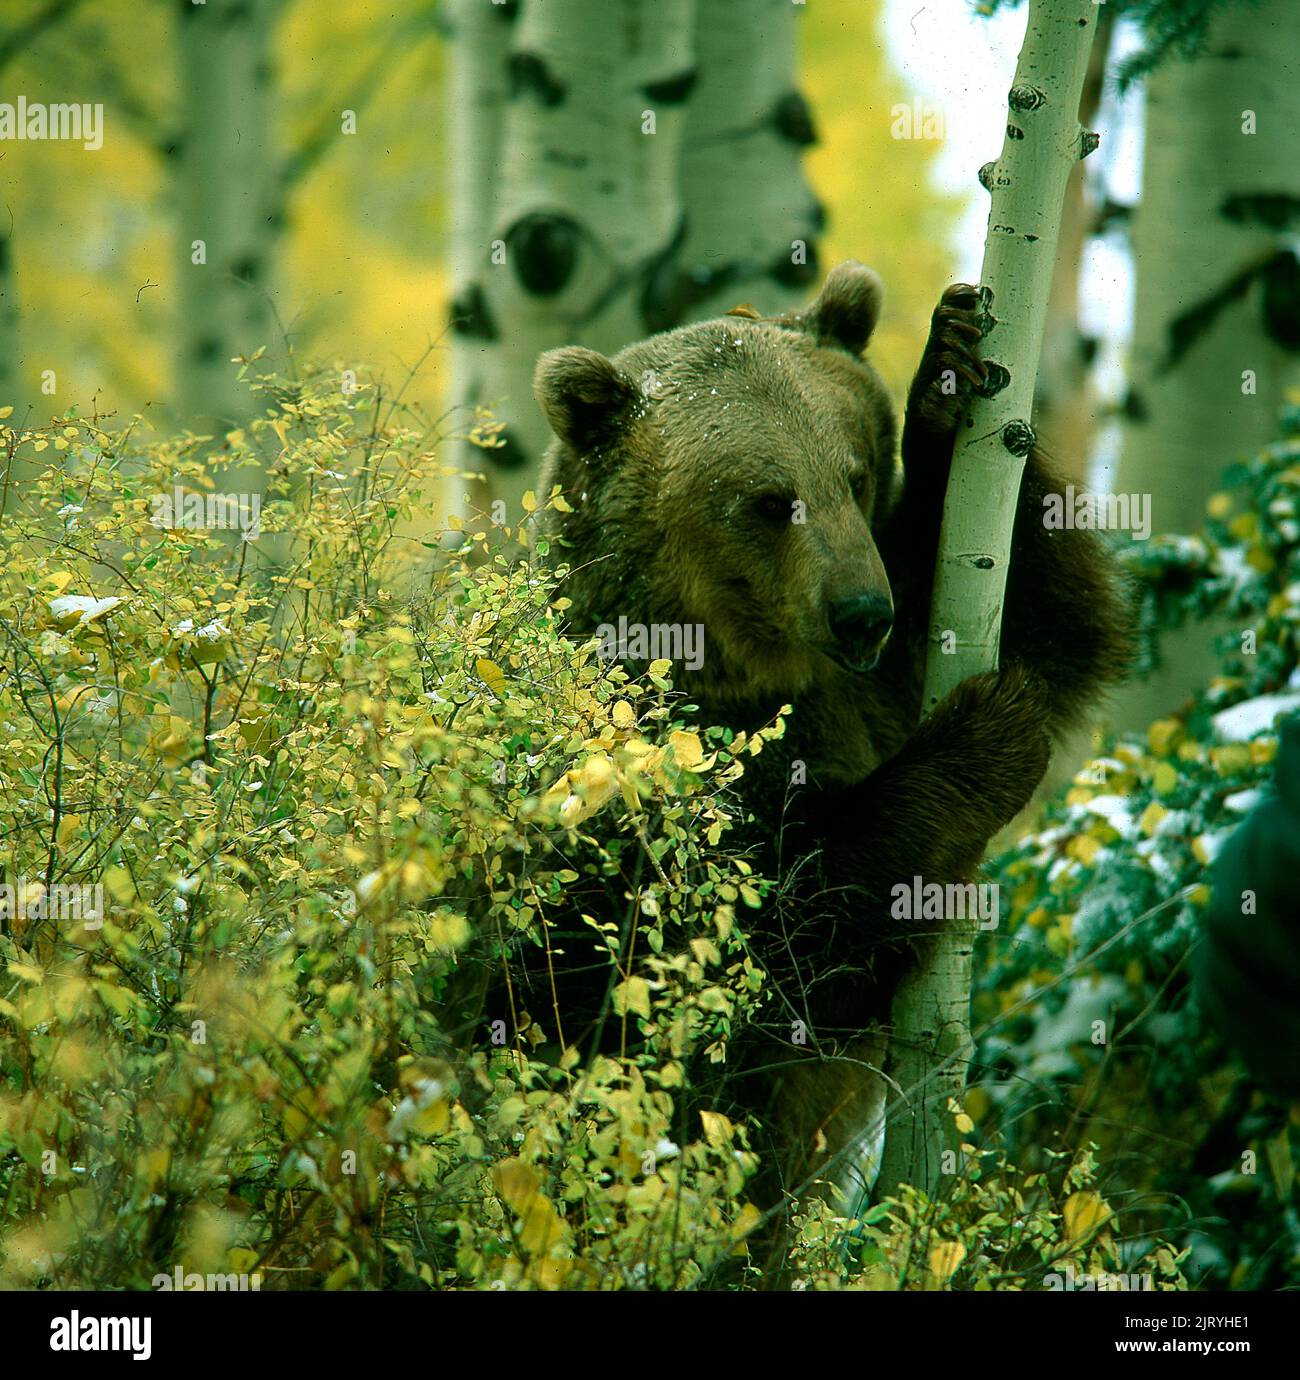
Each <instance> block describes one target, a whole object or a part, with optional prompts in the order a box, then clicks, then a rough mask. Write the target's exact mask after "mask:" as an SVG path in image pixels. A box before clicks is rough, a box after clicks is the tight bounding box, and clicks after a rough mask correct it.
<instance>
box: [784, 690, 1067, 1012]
mask: <svg viewBox="0 0 1300 1380" xmlns="http://www.w3.org/2000/svg"><path fill="white" fill-rule="evenodd" d="M1043 720H1044V706H1043V687H1042V686H1041V684H1040V683H1039V681H1038V680H1037V678H1036V677H1035V676H1034V675H1033V674H1032V673H1031V672H1028V671H1026V670H1025V669H1024V668H1023V667H1019V666H1016V667H1011V668H1008V669H1006V670H1002V671H989V672H987V673H985V674H984V675H979V676H973V677H971V678H970V679H969V680H967V681H964V682H963V683H962V684H961V685H959V686H958V687H957V688H956V689H955V690H954V691H953V692H952V693H951V694H949V695H948V696H946V697H945V698H944V700H943V701H942V702H941V703H940V704H939V705H938V707H937V708H936V709H935V711H934V713H933V714H931V715H930V716H929V718H927V719H926V720H925V722H924V723H923V724H922V725H921V726H920V727H919V728H918V729H917V730H916V732H915V733H913V734H912V736H911V737H910V738H909V739H907V741H906V742H905V743H904V744H903V746H902V748H900V750H899V751H898V752H897V753H895V754H894V756H893V757H891V758H889V759H888V760H887V761H885V762H883V763H882V764H881V765H880V766H879V767H878V768H877V769H876V770H875V771H873V772H872V773H871V774H870V775H869V776H867V777H866V778H864V779H863V780H862V781H860V782H858V783H856V784H855V785H852V786H848V787H844V788H839V789H833V790H808V791H804V792H799V793H798V795H797V796H796V797H795V798H794V799H793V800H792V801H791V803H790V806H789V812H788V814H787V816H786V818H785V820H784V824H783V829H782V836H781V839H780V864H779V867H780V874H781V886H780V893H779V894H780V906H779V910H780V914H781V935H780V943H779V945H777V946H774V948H773V951H772V952H771V953H769V954H765V955H764V957H765V961H766V962H767V963H768V965H769V967H770V968H771V969H772V971H773V973H774V975H775V986H776V989H777V990H779V991H782V992H784V993H787V994H788V995H789V996H790V1004H791V1008H792V1014H793V1015H796V1016H798V1017H799V1018H801V1019H804V1020H806V1021H808V1022H809V1024H810V1026H811V1028H812V1029H814V1030H816V1031H818V1032H819V1038H820V1037H821V1036H826V1037H831V1036H841V1035H844V1034H846V1033H849V1032H852V1031H854V1030H860V1029H862V1027H863V1026H864V1024H865V1023H867V1022H868V1021H869V1020H873V1019H880V1018H883V1017H884V1016H885V1015H886V1014H887V1010H886V1009H883V1008H882V1009H878V1008H876V1007H875V1006H873V1005H871V1004H870V1003H871V997H870V994H871V993H882V992H883V993H885V994H886V996H887V994H889V993H891V992H893V991H894V990H895V988H896V986H897V983H898V982H899V981H900V980H901V979H902V977H903V976H904V974H905V973H906V972H907V970H908V969H910V968H911V967H912V966H913V965H914V964H915V963H916V961H917V958H918V947H919V946H923V944H924V943H925V941H926V940H927V939H932V938H933V937H934V936H935V933H936V931H937V930H938V929H939V928H940V926H939V925H938V924H937V923H936V922H935V920H933V919H926V918H924V917H923V916H917V915H912V914H910V912H909V913H908V914H907V915H905V916H902V917H901V918H900V917H899V916H898V915H896V914H895V910H896V907H895V905H894V904H893V901H894V898H895V896H896V895H897V894H898V891H897V889H898V888H899V887H903V888H905V889H906V890H907V892H908V893H909V894H910V893H911V890H912V887H913V885H914V883H915V882H916V880H917V879H919V880H920V882H921V883H922V884H923V885H928V884H930V883H938V884H939V885H940V886H945V887H946V886H948V885H949V884H965V883H968V882H970V881H971V880H972V879H973V878H974V877H975V876H976V874H977V870H978V868H979V864H980V860H981V858H982V857H983V854H984V851H985V849H986V848H987V847H988V844H989V841H990V839H992V837H993V836H994V835H995V834H996V833H997V832H998V831H999V830H1000V829H1002V828H1003V827H1004V826H1005V825H1007V824H1008V823H1009V822H1010V821H1011V820H1012V819H1014V818H1015V816H1016V815H1017V814H1019V812H1020V811H1021V810H1022V809H1023V808H1024V806H1025V805H1026V804H1027V803H1028V801H1029V799H1030V797H1031V795H1032V794H1033V791H1034V789H1035V787H1036V786H1037V785H1038V783H1039V781H1040V780H1041V779H1042V776H1043V774H1044V772H1045V771H1046V769H1047V763H1048V759H1049V756H1050V745H1049V742H1048V739H1047V735H1046V733H1045V731H1044V728H1043ZM828 955H830V956H833V958H834V961H833V962H831V961H828ZM868 978H869V979H870V980H868ZM864 1002H865V1003H867V1004H866V1005H864Z"/></svg>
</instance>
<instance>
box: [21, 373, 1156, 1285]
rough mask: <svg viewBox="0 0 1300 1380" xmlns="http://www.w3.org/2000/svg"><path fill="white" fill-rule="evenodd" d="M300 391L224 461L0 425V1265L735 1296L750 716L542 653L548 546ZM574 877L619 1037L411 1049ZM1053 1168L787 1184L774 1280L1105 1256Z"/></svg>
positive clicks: (343, 408)
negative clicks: (437, 509)
mask: <svg viewBox="0 0 1300 1380" xmlns="http://www.w3.org/2000/svg"><path fill="white" fill-rule="evenodd" d="M332 379H333V376H331V380H330V381H326V379H325V378H324V376H321V377H315V376H309V377H308V378H306V379H305V380H302V381H298V382H292V383H290V382H287V381H284V380H269V381H268V382H267V383H266V385H265V387H266V389H267V393H268V413H267V415H266V416H265V417H264V418H263V419H262V420H260V421H258V422H256V423H254V424H253V425H252V426H251V427H250V428H249V429H248V430H247V431H246V432H236V433H232V434H230V435H229V436H228V437H226V438H224V439H223V440H221V441H213V440H212V439H210V438H201V437H193V436H186V437H180V438H168V437H152V436H149V435H147V433H146V428H145V425H144V423H142V422H141V421H140V420H139V419H136V420H135V421H133V422H132V423H130V424H129V425H126V426H124V427H113V426H110V425H109V424H108V423H106V422H103V421H101V420H98V419H91V420H87V419H84V418H79V417H76V416H69V417H67V418H61V419H58V420H57V421H56V422H55V423H53V424H52V425H51V426H50V427H48V428H44V429H40V430H22V431H19V430H16V429H12V428H9V429H3V430H0V445H3V447H4V449H5V452H6V457H7V465H6V473H5V480H4V487H3V491H2V492H0V559H2V561H3V574H2V575H0V638H3V643H4V648H5V651H4V657H3V664H4V667H5V668H6V669H5V671H4V674H3V677H2V678H0V731H2V732H3V735H4V744H5V751H4V756H3V759H2V760H0V830H2V831H3V836H4V839H5V841H6V858H7V873H6V877H7V880H6V883H5V887H6V890H5V891H4V892H3V896H4V898H5V915H4V920H3V924H0V958H3V961H4V973H3V977H0V1202H2V1203H3V1204H4V1207H3V1212H2V1214H0V1284H3V1285H4V1286H5V1287H41V1288H77V1287H80V1288H102V1287H111V1288H148V1287H151V1286H152V1287H170V1286H171V1285H172V1284H173V1283H178V1284H180V1285H182V1286H184V1285H186V1284H187V1283H188V1281H189V1280H190V1279H193V1277H194V1276H196V1275H197V1276H204V1277H207V1279H208V1282H209V1287H211V1281H212V1278H213V1277H217V1279H218V1281H219V1282H220V1283H222V1284H223V1285H229V1286H230V1287H234V1285H233V1284H231V1281H238V1280H239V1279H240V1277H243V1278H242V1283H243V1284H244V1285H245V1286H250V1287H252V1286H260V1287H267V1288H272V1287H284V1288H319V1287H324V1288H327V1289H337V1288H351V1287H356V1288H373V1287H386V1288H466V1287H468V1288H481V1287H524V1288H540V1289H555V1288H578V1289H620V1288H678V1289H680V1288H690V1287H693V1286H701V1287H702V1286H705V1285H713V1286H727V1287H752V1286H753V1285H755V1284H761V1283H762V1282H763V1280H762V1276H761V1272H760V1269H759V1267H758V1266H757V1265H756V1264H755V1263H754V1262H752V1261H751V1260H750V1258H749V1248H748V1246H747V1244H746V1242H747V1238H749V1237H750V1236H751V1234H752V1233H753V1232H754V1230H755V1229H756V1228H757V1227H758V1226H759V1225H760V1223H761V1217H760V1214H759V1212H758V1210H757V1209H756V1208H755V1207H754V1205H753V1204H752V1203H751V1202H750V1201H749V1199H748V1196H747V1188H746V1185H747V1183H748V1181H749V1179H750V1177H751V1175H752V1174H753V1172H754V1170H755V1168H756V1164H757V1156H756V1154H755V1153H754V1152H753V1151H751V1149H750V1148H749V1146H750V1138H751V1135H752V1133H753V1132H754V1131H755V1130H756V1129H757V1128H755V1127H752V1126H746V1125H740V1124H736V1123H734V1122H733V1121H732V1120H730V1119H729V1118H728V1117H727V1116H726V1115H724V1113H723V1111H722V1110H720V1109H719V1104H718V1103H716V1102H715V1101H714V1097H713V1093H714V1090H715V1089H716V1087H717V1086H718V1079H717V1077H715V1075H718V1074H719V1073H720V1071H721V1070H723V1069H724V1068H725V1065H726V1057H727V1052H728V1049H729V1047H730V1045H731V1043H732V1042H733V1040H734V1038H735V1035H736V1032H737V1031H738V1030H739V1029H740V1028H741V1027H742V1026H743V1025H744V1023H745V1022H747V1021H749V1020H751V1019H753V1018H754V1017H755V1015H756V1014H757V1013H758V1012H760V1011H761V1009H762V1006H763V1003H764V1001H765V998H766V991H765V986H764V975H763V973H762V972H761V971H760V970H759V969H758V967H757V966H756V965H755V964H754V962H753V961H752V959H751V957H750V956H749V953H748V947H747V943H746V937H745V929H746V926H745V917H746V916H747V915H750V914H753V913H754V912H755V911H756V910H757V909H758V908H761V906H762V905H763V903H764V897H765V896H766V895H767V893H768V884H767V882H766V881H765V880H764V879H762V878H759V877H756V876H754V875H752V873H751V870H750V868H749V866H748V865H747V864H746V862H745V861H744V860H743V858H740V857H737V856H734V855H733V854H732V853H730V852H728V848H727V843H728V827H729V825H730V824H731V822H732V818H733V811H734V806H733V804H732V794H731V788H732V787H733V785H734V782H735V780H736V779H737V777H738V776H739V775H740V773H741V772H742V771H743V769H744V764H745V762H746V761H747V760H749V759H750V758H751V757H752V755H754V754H757V753H759V752H761V751H762V748H763V745H764V743H765V742H766V741H768V740H769V739H770V738H771V737H773V736H776V735H779V734H780V733H781V731H782V722H781V721H780V719H778V720H777V721H776V722H775V723H774V724H773V725H772V727H771V728H770V729H768V730H765V731H764V732H763V733H761V734H758V735H755V736H753V737H749V738H747V737H746V736H745V735H743V734H733V733H732V732H730V731H729V730H727V729H725V728H720V727H709V728H704V729H701V728H697V727H693V726H692V725H691V724H690V721H689V715H690V706H687V705H685V704H683V703H682V701H681V699H680V697H677V696H675V695H674V693H673V691H672V685H671V680H670V679H669V676H670V670H671V668H670V667H669V666H668V664H667V663H656V664H655V665H653V666H651V667H650V668H649V670H648V671H647V673H646V674H645V675H643V676H640V677H635V678H634V677H630V676H629V675H628V673H627V672H626V671H625V670H624V669H622V668H621V667H618V666H615V665H611V664H609V663H607V662H604V661H602V660H600V659H599V658H598V657H597V655H596V647H595V644H594V643H591V644H588V645H585V646H579V645H575V644H574V643H572V642H570V641H569V640H567V639H566V638H565V637H563V636H562V635H561V634H560V631H559V627H558V622H557V619H558V616H559V615H560V614H562V611H563V607H564V601H563V585H562V572H559V573H558V574H557V575H556V576H552V575H551V574H548V573H547V572H546V571H544V570H543V569H542V568H541V566H540V565H539V564H538V562H537V559H536V558H538V557H542V556H544V555H545V554H546V552H545V543H544V541H542V540H541V539H539V538H536V537H533V539H532V541H531V548H532V549H531V551H530V552H529V553H528V554H526V555H525V556H524V557H523V558H522V559H520V551H521V549H522V548H521V547H520V546H519V545H518V543H517V541H516V538H518V537H519V536H520V535H524V536H527V535H528V534H527V533H526V532H525V533H522V534H521V533H511V532H509V531H506V532H503V533H501V534H499V540H494V541H489V540H488V539H486V538H485V537H484V536H483V535H482V534H472V535H471V534H465V533H461V534H460V535H459V536H456V535H455V534H448V533H432V534H431V533H429V532H428V531H427V529H426V528H424V527H422V526H421V522H422V515H423V514H424V513H425V512H426V511H428V509H429V507H430V506H431V505H432V504H433V503H434V502H435V501H436V491H437V488H438V486H439V484H440V483H441V482H442V481H443V480H444V479H445V478H446V476H447V469H446V467H445V466H443V465H442V464H441V463H440V462H439V461H438V459H437V455H438V450H439V444H440V441H441V439H442V438H438V437H433V438H429V436H428V432H427V428H425V427H424V426H423V425H421V424H420V423H419V422H418V421H417V420H416V419H414V418H412V417H410V416H408V415H407V414H405V413H403V412H402V411H401V410H400V409H397V408H393V407H385V406H383V405H382V404H381V402H380V401H379V399H378V398H377V397H376V395H375V394H374V393H373V392H370V391H366V390H363V391H362V392H361V393H360V394H357V395H353V396H352V397H350V398H343V399H340V398H339V397H338V396H337V393H336V391H335V390H334V386H333V383H332ZM476 436H477V438H478V439H479V440H480V441H481V442H483V443H485V444H490V443H491V438H492V427H491V425H490V424H487V423H484V424H483V425H481V426H480V427H479V428H478V429H477V431H476ZM263 492H264V494H265V501H264V503H263V504H262V506H261V508H260V511H258V512H256V513H254V512H253V507H254V506H255V505H254V504H253V496H254V495H259V494H262V493H263ZM241 494H243V495H244V497H243V499H242V500H241V497H240V495H241ZM200 499H202V500H203V501H202V502H200V501H199V500H200ZM529 502H530V504H531V507H532V509H533V511H534V512H537V511H541V510H542V509H543V508H544V507H545V505H546V503H563V498H562V497H559V496H550V497H548V498H547V499H546V500H545V502H543V503H541V504H539V503H536V502H534V501H532V500H529ZM241 505H242V506H241ZM225 519H231V520H232V521H231V522H227V523H226V525H225V526H222V525H220V524H221V523H222V522H223V521H225ZM528 525H529V526H531V521H530V523H529V524H528ZM241 527H242V528H244V529H246V530H240V528H241ZM245 538H247V539H245ZM452 543H454V546H453V545H452ZM557 580H558V581H559V583H557ZM1030 885H1031V881H1030V879H1028V878H1026V879H1024V881H1023V886H1024V887H1025V888H1026V889H1027V888H1028V887H1029V886H1030ZM574 889H580V890H581V894H582V896H583V898H584V904H586V899H587V898H588V897H591V898H592V901H591V904H590V906H589V907H588V909H589V911H590V914H589V915H588V917H587V918H588V923H589V925H590V927H591V931H592V934H593V936H596V937H597V938H598V939H599V940H600V942H601V943H603V944H604V945H605V946H606V947H607V948H608V950H609V954H610V964H611V969H612V970H614V971H613V976H614V977H615V978H616V985H615V987H614V991H613V998H614V1003H613V1017H614V1019H615V1020H616V1021H617V1022H618V1023H619V1029H620V1031H621V1034H622V1048H621V1052H620V1053H619V1054H618V1056H617V1057H613V1056H605V1057H600V1058H596V1059H593V1060H589V1061H586V1062H583V1061H582V1060H581V1059H580V1058H579V1057H578V1054H577V1052H576V1051H573V1050H572V1049H569V1050H564V1051H563V1052H562V1053H560V1054H559V1055H558V1057H543V1056H544V1055H545V1054H546V1053H547V1051H546V1050H545V1049H543V1047H542V1046H543V1045H544V1044H545V1043H546V1042H548V1041H551V1040H553V1039H556V1038H557V1037H558V1041H557V1042H558V1045H559V1046H560V1047H561V1048H562V1047H563V1028H562V1026H563V1012H562V1011H561V1012H550V1011H534V1012H528V1013H526V1012H523V1011H522V1010H517V1011H516V1013H515V1015H516V1019H515V1022H514V1031H513V1032H511V1033H510V1034H509V1035H508V1036H507V1037H505V1038H503V1037H502V1032H500V1031H497V1030H491V1029H488V1030H456V1029H449V1028H447V1026H446V1022H445V1010H446V1006H445V1003H444V1002H443V1001H442V998H443V996H444V995H445V993H446V992H447V991H448V988H449V984H451V983H452V981H453V980H454V979H455V978H456V976H457V974H458V973H459V971H460V970H461V966H462V964H463V963H464V960H465V957H466V955H467V954H468V952H469V950H470V946H471V945H472V944H473V945H475V946H477V947H478V948H479V949H482V950H486V951H487V952H489V953H493V954H495V955H496V957H497V958H498V959H504V958H506V957H508V956H509V955H510V954H512V953H514V952H516V950H517V947H518V945H519V944H529V945H534V946H536V947H537V948H538V949H539V950H540V951H541V952H542V953H543V954H546V953H548V952H549V950H548V948H547V945H548V936H549V931H548V928H547V924H546V922H547V919H548V917H549V916H550V915H552V914H553V913H554V912H555V911H556V909H557V908H558V907H559V905H560V904H561V902H562V900H563V899H564V898H565V896H566V895H568V894H572V893H573V891H574ZM1031 929H1033V927H1032V926H1031ZM1039 930H1042V931H1043V932H1044V933H1046V932H1047V930H1046V927H1043V926H1039V929H1038V930H1034V933H1035V934H1037V933H1038V932H1039ZM1010 980H1011V981H1013V982H1015V981H1019V980H1020V979H1019V977H1018V976H1017V975H1016V974H1012V975H1011V976H1010ZM755 1143H757V1141H755ZM1092 1175H1093V1171H1092V1168H1091V1166H1090V1163H1088V1162H1087V1161H1086V1157H1082V1158H1081V1157H1080V1156H1072V1157H1070V1158H1069V1160H1068V1161H1067V1160H1066V1159H1062V1160H1061V1161H1060V1162H1059V1163H1058V1164H1057V1165H1056V1166H1055V1168H1054V1169H1051V1170H1050V1171H1049V1172H1046V1173H1042V1174H1038V1175H1036V1176H1031V1177H1030V1178H1025V1177H1024V1176H1023V1175H1020V1174H1019V1173H1018V1171H1015V1170H1012V1169H1010V1168H1008V1167H1007V1166H1006V1165H1005V1164H999V1163H997V1162H996V1161H994V1160H991V1159H989V1158H987V1157H984V1156H980V1155H978V1154H973V1156H972V1161H971V1168H970V1173H969V1175H968V1176H967V1177H966V1178H965V1179H964V1180H962V1181H961V1182H960V1183H959V1185H958V1186H957V1187H956V1188H955V1189H954V1191H953V1194H952V1196H951V1197H950V1199H949V1200H947V1201H945V1202H944V1203H936V1204H931V1203H927V1202H926V1200H925V1199H923V1198H922V1197H920V1196H919V1195H917V1194H914V1193H912V1192H910V1191H908V1192H907V1193H906V1194H905V1195H904V1196H903V1198H902V1199H901V1201H899V1202H897V1203H892V1204H885V1205H882V1206H880V1207H878V1208H875V1209H873V1210H872V1212H871V1213H869V1214H868V1215H867V1217H866V1218H865V1219H864V1221H863V1222H862V1223H855V1222H850V1221H846V1220H844V1219H843V1218H842V1217H840V1216H837V1215H836V1214H835V1213H834V1212H833V1211H832V1210H831V1208H830V1207H829V1206H828V1205H827V1204H826V1203H825V1202H824V1201H822V1200H821V1199H820V1198H818V1197H815V1196H814V1197H810V1198H809V1199H808V1200H807V1201H805V1202H804V1203H803V1204H801V1205H800V1206H799V1221H800V1223H801V1236H800V1241H799V1244H798V1246H797V1248H796V1252H795V1258H794V1261H793V1264H792V1271H791V1276H790V1282H792V1283H793V1284H794V1285H795V1286H796V1287H814V1288H840V1287H855V1288H859V1287H860V1288H882V1287H886V1288H953V1287H963V1288H964V1287H975V1288H1003V1287H1010V1288H1016V1287H1041V1285H1042V1281H1043V1279H1044V1278H1045V1277H1046V1275H1047V1274H1049V1273H1051V1271H1052V1270H1053V1269H1060V1268H1064V1266H1065V1265H1067V1264H1068V1265H1069V1267H1070V1269H1071V1270H1073V1271H1074V1272H1075V1273H1076V1274H1078V1275H1087V1274H1089V1273H1098V1272H1105V1271H1107V1270H1109V1268H1110V1267H1111V1266H1112V1265H1117V1264H1120V1263H1122V1262H1127V1268H1129V1269H1134V1268H1137V1266H1135V1264H1134V1261H1136V1260H1138V1257H1139V1256H1140V1255H1141V1252H1137V1253H1136V1254H1135V1253H1134V1252H1133V1251H1131V1250H1128V1249H1127V1248H1123V1249H1122V1242H1123V1233H1121V1232H1120V1231H1119V1229H1118V1222H1119V1217H1118V1216H1117V1215H1116V1213H1115V1212H1114V1210H1112V1209H1111V1208H1110V1207H1109V1206H1107V1205H1106V1204H1105V1203H1104V1202H1103V1201H1102V1200H1101V1198H1100V1196H1099V1195H1098V1194H1096V1193H1095V1192H1094V1191H1093V1190H1092V1188H1091V1187H1090V1186H1089V1185H1090V1184H1091V1182H1092ZM1161 1250H1162V1248H1160V1247H1159V1245H1158V1243H1156V1244H1153V1245H1152V1246H1151V1248H1150V1251H1149V1252H1148V1254H1149V1256H1150V1260H1151V1261H1153V1262H1155V1263H1154V1264H1151V1265H1150V1272H1151V1273H1152V1275H1153V1277H1155V1278H1158V1279H1159V1280H1160V1281H1161V1282H1162V1284H1165V1283H1177V1282H1179V1278H1180V1277H1179V1275H1178V1263H1177V1261H1176V1260H1175V1259H1174V1257H1173V1255H1172V1253H1171V1252H1169V1251H1167V1250H1165V1251H1164V1253H1163V1254H1161V1253H1160V1251H1161ZM936 1252H937V1253H936ZM178 1270H179V1271H180V1275H181V1278H180V1280H179V1281H177V1280H176V1272H177V1271H178ZM189 1287H197V1286H196V1285H189Z"/></svg>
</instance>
